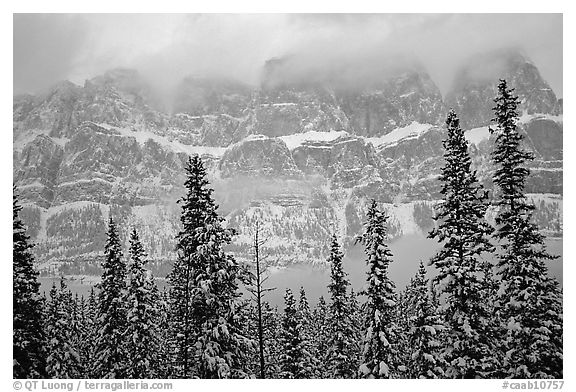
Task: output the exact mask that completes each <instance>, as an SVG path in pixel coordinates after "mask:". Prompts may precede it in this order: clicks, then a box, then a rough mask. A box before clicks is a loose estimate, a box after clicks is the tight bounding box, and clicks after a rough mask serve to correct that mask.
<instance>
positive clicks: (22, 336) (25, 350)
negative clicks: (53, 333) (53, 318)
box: [12, 187, 46, 378]
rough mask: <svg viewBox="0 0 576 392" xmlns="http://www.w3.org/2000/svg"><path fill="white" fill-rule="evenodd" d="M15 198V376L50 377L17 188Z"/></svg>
mask: <svg viewBox="0 0 576 392" xmlns="http://www.w3.org/2000/svg"><path fill="white" fill-rule="evenodd" d="M12 197H13V199H12V279H13V280H12V290H13V291H12V293H13V294H12V306H13V307H12V309H13V324H12V326H13V333H12V344H13V377H14V378H42V377H44V376H45V375H46V370H45V368H46V357H45V355H46V354H45V352H44V349H43V347H44V344H45V334H44V330H43V328H42V323H43V321H42V312H43V305H42V304H43V301H42V297H41V295H40V290H39V289H40V283H39V282H38V272H37V271H36V270H35V268H34V257H33V255H32V252H31V251H30V249H31V248H32V245H31V244H30V237H28V235H26V229H25V227H24V224H23V223H22V221H21V220H20V217H19V216H18V215H19V213H20V211H21V210H22V207H21V206H20V205H19V204H18V197H17V195H16V187H13V195H12Z"/></svg>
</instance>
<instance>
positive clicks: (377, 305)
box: [357, 200, 404, 378]
mask: <svg viewBox="0 0 576 392" xmlns="http://www.w3.org/2000/svg"><path fill="white" fill-rule="evenodd" d="M366 216H367V221H366V223H365V226H364V232H363V233H362V234H361V235H360V236H359V237H358V239H357V242H360V243H362V244H363V245H364V247H365V253H366V256H367V264H368V276H367V289H366V292H365V294H366V296H367V297H368V299H367V301H366V305H365V315H366V325H365V333H364V340H363V348H362V360H361V365H360V369H359V376H360V377H363V378H393V377H395V376H396V375H397V374H398V371H400V370H401V366H404V365H402V364H400V363H398V362H399V361H398V358H399V354H398V352H397V347H396V346H397V339H398V328H397V325H396V319H395V318H396V293H395V285H394V282H392V281H391V280H390V278H389V277H388V266H389V264H390V263H391V262H392V252H390V249H389V248H388V246H387V244H386V241H387V232H386V220H387V219H388V218H387V216H386V215H385V214H384V213H383V212H381V211H380V210H379V209H378V204H377V203H376V201H375V200H372V202H371V203H370V207H369V208H368V212H367V214H366Z"/></svg>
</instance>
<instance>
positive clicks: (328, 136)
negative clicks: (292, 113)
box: [279, 131, 348, 150]
mask: <svg viewBox="0 0 576 392" xmlns="http://www.w3.org/2000/svg"><path fill="white" fill-rule="evenodd" d="M347 135H348V132H346V131H329V132H318V131H308V132H303V133H296V134H293V135H288V136H281V137H279V139H282V140H283V141H284V143H286V146H287V147H288V149H289V150H294V149H295V148H297V147H300V146H301V145H302V144H304V143H306V142H332V141H334V140H336V139H338V138H340V137H342V136H347Z"/></svg>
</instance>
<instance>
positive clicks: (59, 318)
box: [46, 279, 84, 378]
mask: <svg viewBox="0 0 576 392" xmlns="http://www.w3.org/2000/svg"><path fill="white" fill-rule="evenodd" d="M74 307H75V306H74V304H73V301H72V294H71V293H70V292H69V291H67V287H66V283H65V282H64V279H61V280H60V289H57V288H56V284H55V283H54V284H53V285H52V289H51V290H50V301H49V303H48V309H47V310H48V311H47V319H46V337H47V341H48V344H47V352H48V356H47V358H46V371H47V372H48V375H49V376H50V377H52V378H81V377H82V376H83V375H84V369H83V366H82V365H83V362H82V359H81V358H80V353H79V350H78V349H77V347H75V343H78V341H79V340H78V337H77V335H76V333H77V332H78V331H77V324H76V321H75V320H74V317H75V314H74V313H75V309H74Z"/></svg>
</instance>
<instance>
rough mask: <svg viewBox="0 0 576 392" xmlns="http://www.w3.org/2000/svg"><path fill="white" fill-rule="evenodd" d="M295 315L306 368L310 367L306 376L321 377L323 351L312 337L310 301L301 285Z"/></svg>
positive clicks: (312, 326)
mask: <svg viewBox="0 0 576 392" xmlns="http://www.w3.org/2000/svg"><path fill="white" fill-rule="evenodd" d="M296 317H297V318H298V320H299V322H300V336H301V338H302V344H303V347H304V349H305V351H306V352H307V353H309V356H308V357H307V359H308V361H309V363H308V364H306V365H305V366H306V368H309V369H310V374H309V375H308V377H307V378H321V377H322V373H323V370H324V369H323V366H322V364H323V361H324V357H323V356H324V352H320V351H319V350H318V348H317V342H316V340H315V339H314V335H315V332H314V329H313V328H314V325H313V322H312V311H311V309H310V303H309V302H308V297H307V296H306V290H304V287H303V286H300V296H299V298H298V309H297V311H296Z"/></svg>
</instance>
